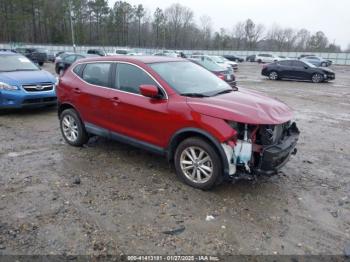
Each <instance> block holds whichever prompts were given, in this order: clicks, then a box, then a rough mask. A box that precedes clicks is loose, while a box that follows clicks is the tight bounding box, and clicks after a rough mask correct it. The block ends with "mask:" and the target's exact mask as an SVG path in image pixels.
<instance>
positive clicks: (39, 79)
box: [0, 70, 56, 86]
mask: <svg viewBox="0 0 350 262" xmlns="http://www.w3.org/2000/svg"><path fill="white" fill-rule="evenodd" d="M0 82H4V83H6V84H9V85H12V86H21V85H25V84H36V83H47V82H51V83H55V82H56V78H55V77H54V76H53V75H52V74H50V73H49V72H47V71H45V70H38V71H16V72H0Z"/></svg>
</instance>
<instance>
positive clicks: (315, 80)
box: [311, 73, 324, 83]
mask: <svg viewBox="0 0 350 262" xmlns="http://www.w3.org/2000/svg"><path fill="white" fill-rule="evenodd" d="M311 81H312V82H313V83H321V82H323V81H324V78H323V75H321V74H319V73H315V74H313V75H312V76H311Z"/></svg>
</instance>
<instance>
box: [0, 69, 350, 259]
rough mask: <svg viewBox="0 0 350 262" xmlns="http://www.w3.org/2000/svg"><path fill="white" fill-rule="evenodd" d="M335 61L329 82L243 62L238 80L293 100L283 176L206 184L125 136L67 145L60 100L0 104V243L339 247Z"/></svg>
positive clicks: (67, 249) (339, 99)
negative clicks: (33, 105)
mask: <svg viewBox="0 0 350 262" xmlns="http://www.w3.org/2000/svg"><path fill="white" fill-rule="evenodd" d="M44 68H45V69H46V70H49V71H51V72H52V71H53V66H52V65H51V64H48V65H45V66H44ZM333 69H334V70H335V72H336V77H337V79H336V80H335V81H333V82H331V83H322V84H312V83H307V82H292V81H275V82H273V81H269V80H266V79H265V78H263V77H261V76H260V70H261V66H260V65H257V64H251V63H242V64H239V71H238V72H237V77H238V83H239V85H240V86H242V87H246V88H250V89H254V90H259V91H262V92H265V93H267V94H269V95H270V96H273V97H276V98H278V99H280V100H282V101H284V102H286V103H287V104H289V105H290V106H291V107H292V108H293V109H294V110H295V119H296V121H297V123H298V126H299V128H300V130H301V137H300V140H299V146H298V154H297V155H296V156H294V157H293V158H292V159H291V161H290V162H289V163H288V164H287V165H286V166H285V167H284V168H283V170H282V172H281V173H280V174H279V175H278V176H274V177H271V178H267V179H266V178H264V179H259V180H258V181H256V182H250V181H240V182H237V183H235V184H229V183H226V184H223V185H221V186H219V187H217V188H215V189H214V190H212V191H200V190H196V189H193V188H191V187H189V186H186V185H184V184H182V183H181V182H180V181H178V180H177V179H176V177H175V173H174V170H173V169H172V168H171V167H169V166H168V164H167V161H166V160H165V159H163V158H159V157H158V156H155V155H152V154H150V153H148V152H145V151H142V150H139V149H136V148H133V147H130V146H127V145H124V144H120V143H117V142H114V141H108V140H106V139H103V138H92V139H91V140H90V141H89V143H88V144H87V145H86V146H84V147H82V148H74V147H71V146H68V145H67V144H66V143H65V142H64V141H63V139H62V136H61V134H60V131H59V125H58V119H57V115H56V108H52V107H51V108H44V109H36V110H28V109H27V110H16V111H5V112H1V114H0V173H1V175H0V254H74V255H79V254H90V255H101V254H250V255H252V254H293V255H296V254H300V255H303V254H343V253H344V249H345V248H346V247H347V246H349V245H350V242H349V241H350V194H349V192H350V186H349V181H350V171H349V170H350V132H349V130H350V103H349V99H350V67H341V66H333ZM207 216H212V217H213V219H212V220H210V221H206V218H207ZM168 231H170V232H168Z"/></svg>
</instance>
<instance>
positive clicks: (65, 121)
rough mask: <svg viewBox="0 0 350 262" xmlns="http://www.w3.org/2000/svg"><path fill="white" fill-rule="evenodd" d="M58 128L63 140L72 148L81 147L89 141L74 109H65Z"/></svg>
mask: <svg viewBox="0 0 350 262" xmlns="http://www.w3.org/2000/svg"><path fill="white" fill-rule="evenodd" d="M60 127H61V132H62V135H63V138H64V139H65V140H66V142H67V143H68V144H70V145H72V146H82V145H83V144H85V143H86V142H87V141H88V139H89V136H88V133H87V132H86V130H85V127H84V125H83V122H82V121H81V119H80V117H79V116H78V114H77V112H76V111H75V110H74V109H66V110H64V111H63V112H62V113H61V115H60Z"/></svg>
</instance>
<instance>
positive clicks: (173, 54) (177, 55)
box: [153, 50, 181, 57]
mask: <svg viewBox="0 0 350 262" xmlns="http://www.w3.org/2000/svg"><path fill="white" fill-rule="evenodd" d="M153 55H154V56H169V57H180V56H181V54H180V53H176V52H174V51H169V50H163V51H160V52H156V53H154V54H153Z"/></svg>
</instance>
